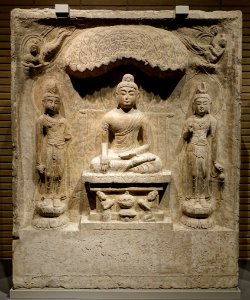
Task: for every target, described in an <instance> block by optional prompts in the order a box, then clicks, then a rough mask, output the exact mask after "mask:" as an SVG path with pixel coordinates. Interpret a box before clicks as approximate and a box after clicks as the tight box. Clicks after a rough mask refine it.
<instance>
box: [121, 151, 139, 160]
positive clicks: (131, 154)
mask: <svg viewBox="0 0 250 300" xmlns="http://www.w3.org/2000/svg"><path fill="white" fill-rule="evenodd" d="M134 156H136V153H135V152H133V151H126V152H123V153H121V154H119V157H120V158H121V159H131V158H132V157H134Z"/></svg>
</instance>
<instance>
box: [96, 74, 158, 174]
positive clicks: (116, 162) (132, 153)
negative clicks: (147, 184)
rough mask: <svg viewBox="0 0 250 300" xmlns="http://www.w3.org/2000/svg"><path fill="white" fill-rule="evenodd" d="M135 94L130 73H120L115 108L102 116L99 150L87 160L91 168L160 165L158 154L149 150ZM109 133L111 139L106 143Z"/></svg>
mask: <svg viewBox="0 0 250 300" xmlns="http://www.w3.org/2000/svg"><path fill="white" fill-rule="evenodd" d="M138 96H139V90H138V86H137V84H136V83H135V82H134V77H133V76H132V75H131V74H126V75H124V76H123V79H122V81H121V82H120V83H119V84H118V86H117V88H116V98H117V108H115V109H113V110H111V111H110V112H108V113H107V114H106V115H105V116H104V117H103V119H102V128H101V136H102V145H101V149H102V153H101V155H100V156H98V157H95V158H94V159H93V160H92V162H91V167H92V169H93V170H94V172H103V173H106V172H110V171H116V172H128V171H129V172H134V173H155V172H159V171H160V170H161V169H162V163H161V160H160V158H159V157H157V156H156V155H155V154H152V153H150V152H149V147H150V138H149V136H148V135H149V128H148V122H147V120H146V116H145V115H144V113H142V112H141V111H139V110H138V109H137V107H136V101H137V99H138ZM111 134H112V135H113V137H114V139H113V141H112V142H111V145H110V147H109V140H110V135H111Z"/></svg>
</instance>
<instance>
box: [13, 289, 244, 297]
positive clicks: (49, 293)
mask: <svg viewBox="0 0 250 300" xmlns="http://www.w3.org/2000/svg"><path fill="white" fill-rule="evenodd" d="M240 297H241V292H240V290H239V289H238V288H235V289H225V290H216V289H207V290H200V289H194V290H190V289H183V290H180V289H176V290H128V289H126V290H98V291H97V290H81V289H77V290H70V289H48V288H47V289H19V290H13V289H11V290H10V299H12V300H17V299H22V300H26V299H27V300H30V299H47V300H50V299H68V300H70V299H75V300H76V299H81V300H128V299H129V300H165V299H166V300H191V299H192V300H210V299H211V300H240Z"/></svg>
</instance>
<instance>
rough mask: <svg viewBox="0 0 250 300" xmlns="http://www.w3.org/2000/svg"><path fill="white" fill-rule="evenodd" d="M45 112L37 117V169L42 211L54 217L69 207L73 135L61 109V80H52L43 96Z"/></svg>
mask: <svg viewBox="0 0 250 300" xmlns="http://www.w3.org/2000/svg"><path fill="white" fill-rule="evenodd" d="M42 101H43V106H44V113H43V114H42V115H41V116H40V117H39V118H38V121H37V166H36V168H37V171H38V173H39V187H40V188H39V193H40V195H41V196H40V198H41V199H40V200H39V201H38V203H37V210H38V212H39V214H40V215H42V216H47V217H54V216H58V215H60V214H62V213H63V212H64V211H65V209H66V204H65V202H66V201H65V200H66V187H65V172H66V167H65V165H66V150H67V143H68V141H69V140H70V139H71V134H70V130H69V125H68V122H67V120H66V119H65V118H64V117H62V116H61V115H60V113H59V110H60V106H61V101H60V96H59V91H58V87H57V84H56V82H55V81H54V80H51V81H48V82H47V85H46V86H45V93H44V96H43V100H42Z"/></svg>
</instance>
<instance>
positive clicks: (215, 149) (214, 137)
mask: <svg viewBox="0 0 250 300" xmlns="http://www.w3.org/2000/svg"><path fill="white" fill-rule="evenodd" d="M210 134H211V143H212V145H211V152H212V153H211V157H212V162H213V164H214V167H215V169H216V170H217V172H218V173H223V171H224V167H223V166H222V165H221V164H220V163H219V161H220V153H219V152H220V149H219V145H218V142H219V141H218V134H217V120H216V119H215V118H214V117H212V116H211V120H210Z"/></svg>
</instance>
